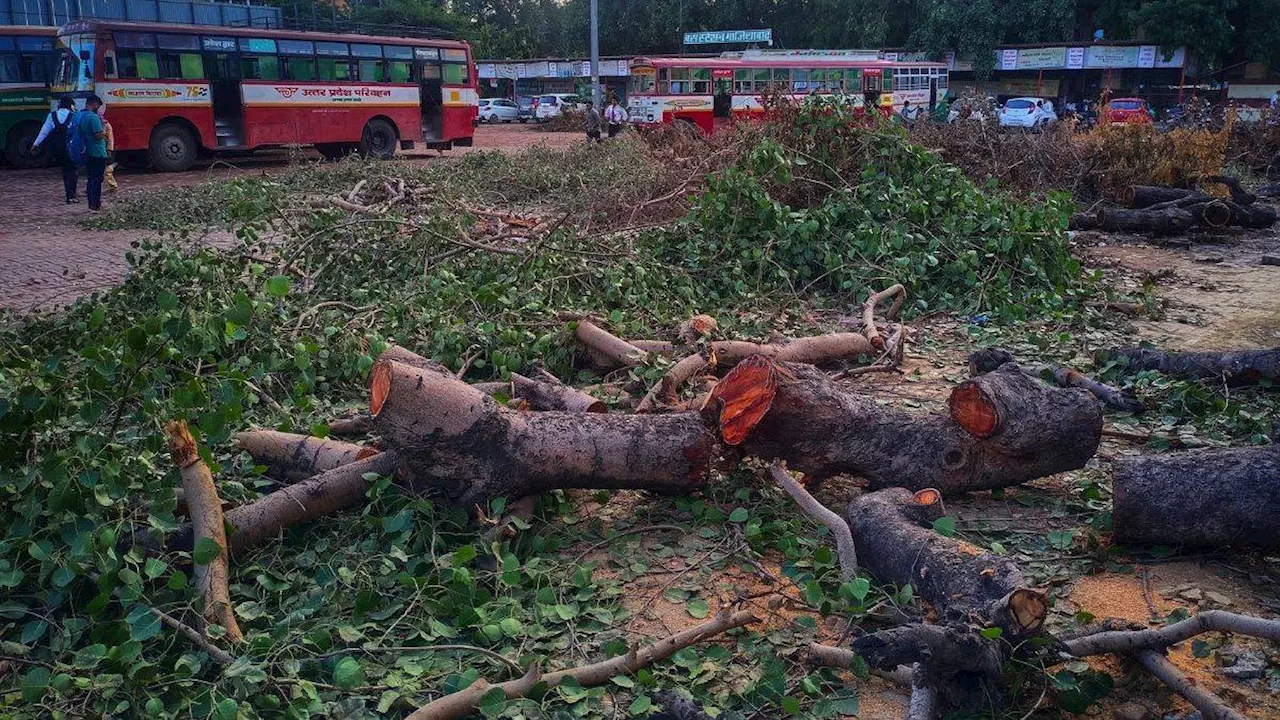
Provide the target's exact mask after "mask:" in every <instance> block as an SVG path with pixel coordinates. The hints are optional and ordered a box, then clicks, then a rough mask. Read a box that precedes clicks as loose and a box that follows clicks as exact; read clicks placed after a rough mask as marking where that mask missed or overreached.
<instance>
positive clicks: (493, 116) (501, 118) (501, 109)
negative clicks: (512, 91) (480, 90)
mask: <svg viewBox="0 0 1280 720" xmlns="http://www.w3.org/2000/svg"><path fill="white" fill-rule="evenodd" d="M516 120H520V106H519V105H517V104H515V102H513V101H511V100H506V99H504V98H486V99H484V100H481V101H480V122H483V123H496V122H504V123H509V122H515V121H516ZM520 122H524V121H523V120H520Z"/></svg>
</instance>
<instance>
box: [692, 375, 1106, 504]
mask: <svg viewBox="0 0 1280 720" xmlns="http://www.w3.org/2000/svg"><path fill="white" fill-rule="evenodd" d="M704 412H705V413H706V414H708V415H709V420H710V421H711V422H714V423H715V425H716V427H717V428H718V430H719V433H720V436H721V438H723V440H724V442H725V444H726V445H728V446H730V447H740V448H741V450H742V452H744V453H745V454H748V455H755V456H757V457H760V458H763V459H767V460H773V459H780V460H785V461H786V462H787V466H788V467H789V468H791V469H792V470H796V471H800V472H803V473H805V474H806V475H808V476H809V477H810V479H811V480H822V479H823V478H826V477H830V476H831V475H835V474H839V473H848V474H853V475H860V476H862V477H865V478H866V479H867V480H868V481H870V485H871V487H872V488H883V487H893V486H902V487H908V488H911V489H913V490H919V489H922V488H927V487H932V488H938V489H939V490H941V491H942V492H943V493H944V494H946V495H950V496H954V495H960V494H963V493H965V492H969V491H972V490H983V489H993V488H999V487H1007V486H1010V485H1017V484H1019V483H1023V482H1026V481H1028V480H1032V479H1035V478H1038V477H1045V476H1047V475H1053V474H1055V473H1059V472H1065V471H1067V470H1074V469H1077V468H1080V467H1083V466H1084V464H1085V463H1086V462H1088V460H1089V458H1091V457H1093V454H1094V452H1096V450H1097V448H1098V443H1099V442H1100V440H1101V438H1102V409H1101V406H1100V405H1099V403H1098V401H1097V400H1096V399H1095V398H1094V397H1093V396H1092V395H1091V394H1089V393H1088V392H1087V391H1084V390H1080V389H1078V388H1054V387H1050V386H1048V385H1046V384H1044V383H1042V382H1039V381H1037V380H1035V379H1033V378H1030V377H1028V376H1027V375H1026V374H1024V373H1023V372H1022V371H1021V370H1019V369H1018V368H1017V367H1016V366H1014V365H1006V366H1003V367H1001V368H999V369H998V370H996V371H994V372H990V373H987V374H985V375H981V376H979V377H976V378H973V379H970V380H967V381H965V382H964V383H962V384H960V385H959V386H957V387H956V388H955V389H954V390H953V391H952V393H951V400H950V412H949V413H929V414H924V415H908V414H906V413H903V412H901V411H899V410H895V409H893V408H888V407H882V406H880V405H879V404H877V403H876V402H875V401H874V400H873V399H872V398H870V397H867V396H863V395H854V394H850V393H845V392H843V391H841V390H840V389H839V388H837V387H836V386H835V385H834V384H833V383H832V382H831V380H830V379H829V378H828V377H827V376H826V374H824V373H822V372H821V371H819V370H817V369H816V368H814V367H812V366H809V365H803V364H796V363H790V364H785V363H784V364H775V363H773V362H772V361H770V360H768V359H766V358H763V357H758V358H751V359H749V360H747V361H744V362H742V363H740V364H739V365H738V367H736V368H734V370H733V371H732V372H730V373H729V374H728V375H727V376H726V377H725V378H724V379H723V380H721V381H720V383H719V384H718V385H716V388H715V390H714V391H713V392H712V395H711V399H710V401H709V402H708V403H707V406H706V408H705V410H704Z"/></svg>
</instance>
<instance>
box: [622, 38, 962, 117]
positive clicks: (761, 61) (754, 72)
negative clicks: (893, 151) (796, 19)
mask: <svg viewBox="0 0 1280 720" xmlns="http://www.w3.org/2000/svg"><path fill="white" fill-rule="evenodd" d="M770 92H776V93H779V94H781V95H782V96H784V97H791V98H794V99H797V100H801V99H804V98H805V97H807V96H809V95H814V94H817V95H839V96H843V97H847V98H848V99H849V101H850V102H852V103H855V104H856V105H857V106H859V107H867V106H871V107H879V108H880V109H881V110H882V111H883V112H886V113H888V112H892V111H893V110H898V109H901V107H902V104H903V103H904V102H906V101H908V100H910V101H911V102H912V103H913V104H915V105H917V106H922V107H924V108H926V109H927V108H928V107H929V105H930V103H931V102H936V101H937V100H941V99H942V97H943V96H944V95H946V94H947V65H946V64H945V63H933V62H895V61H888V60H880V59H878V57H876V56H875V54H874V53H870V52H869V51H840V50H798V51H781V52H770V51H752V52H744V53H728V54H726V55H723V56H721V57H711V58H667V57H654V58H636V59H634V60H632V61H631V88H630V91H629V92H628V93H627V111H628V115H629V116H630V119H631V121H632V122H635V123H669V122H676V121H680V122H690V123H693V124H694V125H697V126H698V127H700V128H702V129H703V130H704V131H706V132H713V131H714V130H715V127H716V125H718V124H720V123H722V122H725V121H728V120H730V119H734V118H743V117H751V116H759V115H761V114H763V113H764V105H763V103H762V100H761V96H762V95H764V94H766V93H770Z"/></svg>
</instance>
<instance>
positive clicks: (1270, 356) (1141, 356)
mask: <svg viewBox="0 0 1280 720" xmlns="http://www.w3.org/2000/svg"><path fill="white" fill-rule="evenodd" d="M1103 358H1104V359H1109V360H1118V361H1120V363H1121V364H1122V366H1124V367H1126V368H1128V369H1129V370H1130V371H1138V370H1155V371H1157V372H1162V373H1164V374H1166V375H1182V376H1185V377H1191V378H1200V379H1211V380H1218V381H1223V380H1225V381H1226V382H1227V383H1228V384H1231V385H1245V384H1251V383H1256V382H1258V381H1259V380H1263V379H1265V380H1270V381H1272V382H1274V381H1276V380H1280V348H1269V349H1260V350H1207V351H1206V350H1201V351H1195V350H1156V349H1153V348H1118V349H1113V350H1108V351H1106V352H1105V353H1103Z"/></svg>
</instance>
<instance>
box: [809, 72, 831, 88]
mask: <svg viewBox="0 0 1280 720" xmlns="http://www.w3.org/2000/svg"><path fill="white" fill-rule="evenodd" d="M809 89H810V90H817V91H818V92H828V89H829V88H828V86H827V71H826V70H810V71H809Z"/></svg>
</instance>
